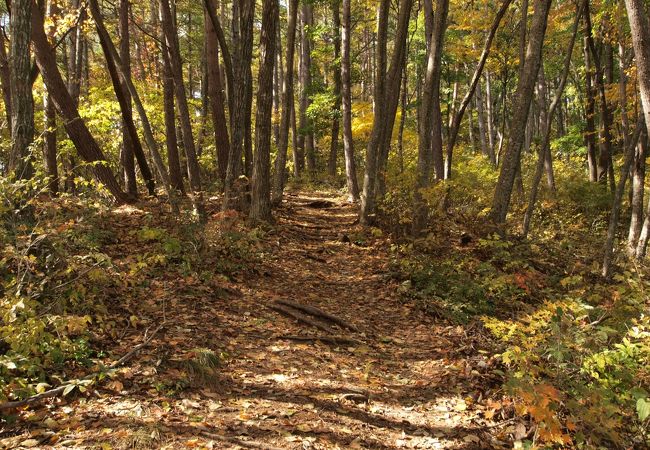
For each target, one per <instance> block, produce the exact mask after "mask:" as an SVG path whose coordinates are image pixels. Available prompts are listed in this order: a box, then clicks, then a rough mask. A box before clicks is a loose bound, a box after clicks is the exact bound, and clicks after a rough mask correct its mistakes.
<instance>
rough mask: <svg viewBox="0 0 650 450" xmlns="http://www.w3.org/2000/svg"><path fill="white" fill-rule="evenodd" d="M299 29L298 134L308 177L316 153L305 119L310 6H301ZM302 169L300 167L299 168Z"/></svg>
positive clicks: (309, 53) (309, 75)
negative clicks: (300, 136)
mask: <svg viewBox="0 0 650 450" xmlns="http://www.w3.org/2000/svg"><path fill="white" fill-rule="evenodd" d="M300 19H301V28H300V36H301V38H300V88H301V97H300V124H299V125H298V126H299V127H300V133H301V134H302V136H303V138H302V142H303V148H304V157H305V164H306V170H307V172H308V174H309V175H310V176H313V175H314V174H315V171H316V153H315V149H314V146H313V143H314V141H313V139H312V133H313V131H312V124H311V122H310V120H309V118H308V117H307V109H308V108H309V106H310V104H311V96H310V94H311V92H310V90H311V39H310V37H309V28H310V27H311V26H312V24H313V10H312V5H311V4H309V3H305V4H304V5H302V9H301V14H300ZM300 169H302V167H301V168H300Z"/></svg>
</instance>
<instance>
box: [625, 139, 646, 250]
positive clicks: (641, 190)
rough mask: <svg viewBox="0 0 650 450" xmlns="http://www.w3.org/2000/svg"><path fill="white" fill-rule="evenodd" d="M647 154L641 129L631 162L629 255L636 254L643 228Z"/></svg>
mask: <svg viewBox="0 0 650 450" xmlns="http://www.w3.org/2000/svg"><path fill="white" fill-rule="evenodd" d="M647 156H648V133H647V131H646V130H645V129H643V130H642V131H641V136H640V137H639V143H638V145H637V146H636V152H635V154H634V162H633V163H632V164H633V165H632V200H631V205H630V206H631V217H630V230H629V233H628V237H627V248H628V255H629V256H636V248H637V245H638V243H639V237H640V236H641V230H642V228H643V205H644V194H645V164H646V157H647Z"/></svg>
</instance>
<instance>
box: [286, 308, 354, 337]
mask: <svg viewBox="0 0 650 450" xmlns="http://www.w3.org/2000/svg"><path fill="white" fill-rule="evenodd" d="M276 303H280V304H282V305H285V306H290V307H291V308H294V309H298V310H300V311H304V312H306V313H307V314H311V315H312V316H314V317H321V318H323V319H327V320H329V321H330V322H333V323H335V324H337V325H338V326H340V327H342V328H347V329H348V330H351V331H359V329H358V328H357V327H355V326H354V325H352V324H351V323H349V322H347V321H345V320H343V319H341V318H340V317H338V316H335V315H334V314H331V313H328V312H327V311H323V310H322V309H320V308H316V307H315V306H311V305H303V304H301V303H296V302H292V301H291V300H276Z"/></svg>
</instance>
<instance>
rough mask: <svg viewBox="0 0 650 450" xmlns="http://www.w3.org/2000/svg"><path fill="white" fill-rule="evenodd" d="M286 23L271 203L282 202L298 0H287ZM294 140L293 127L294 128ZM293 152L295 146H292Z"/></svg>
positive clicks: (291, 98)
mask: <svg viewBox="0 0 650 450" xmlns="http://www.w3.org/2000/svg"><path fill="white" fill-rule="evenodd" d="M287 6H288V7H289V11H288V24H287V43H286V46H285V50H286V52H287V54H286V58H285V60H286V67H287V68H286V71H285V76H284V80H283V83H282V115H281V117H280V140H279V143H278V154H277V157H276V159H275V172H274V177H273V203H274V204H276V205H279V204H280V203H282V195H283V192H284V184H285V181H286V177H287V173H286V172H287V169H286V165H287V150H288V147H289V127H290V126H291V123H290V122H291V114H292V111H293V109H294V107H293V103H294V98H293V97H294V92H293V91H294V90H293V74H294V59H295V46H296V45H295V42H296V22H297V20H298V0H290V1H289V2H288V5H287ZM293 134H294V140H295V129H294V133H293ZM293 151H294V154H295V152H296V147H295V145H294V147H293Z"/></svg>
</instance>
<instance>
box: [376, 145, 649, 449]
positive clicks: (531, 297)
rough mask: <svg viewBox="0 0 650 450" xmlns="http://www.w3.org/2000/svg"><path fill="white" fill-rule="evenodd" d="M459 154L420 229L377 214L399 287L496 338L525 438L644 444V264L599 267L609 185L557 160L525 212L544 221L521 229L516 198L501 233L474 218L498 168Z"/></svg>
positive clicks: (524, 444)
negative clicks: (548, 183) (552, 176)
mask: <svg viewBox="0 0 650 450" xmlns="http://www.w3.org/2000/svg"><path fill="white" fill-rule="evenodd" d="M462 158H464V159H465V160H466V161H464V162H466V163H467V164H465V163H463V164H459V166H458V167H459V169H458V172H457V173H456V174H455V179H454V180H453V181H452V182H451V183H449V184H447V183H440V184H439V185H438V186H435V187H434V188H432V189H431V190H430V192H427V195H428V198H429V202H430V206H431V211H432V213H431V222H432V225H431V228H430V230H429V234H428V235H427V236H425V237H423V238H421V239H418V240H415V241H409V240H406V239H403V236H404V229H403V227H402V228H400V226H401V225H400V226H395V224H394V223H390V222H385V223H384V226H390V225H393V227H392V228H390V227H389V228H390V230H391V231H392V232H393V235H394V236H396V237H397V238H398V240H400V238H402V239H401V243H399V244H395V245H394V246H393V269H394V273H395V275H396V276H397V277H398V278H399V281H400V282H401V286H402V292H403V295H404V296H405V297H406V298H408V299H410V300H412V301H415V302H416V303H417V305H419V306H420V307H421V308H423V309H424V310H426V311H429V312H430V313H432V314H434V315H436V316H437V317H440V318H442V319H444V320H448V321H451V322H455V323H467V322H479V323H480V324H482V328H483V329H484V330H485V332H486V333H488V335H490V336H491V339H492V341H493V342H494V343H495V344H496V345H497V346H498V347H500V348H501V350H500V351H499V355H498V357H499V359H500V360H501V362H502V363H503V365H504V367H505V368H506V372H505V373H503V374H502V375H503V384H504V388H505V390H506V392H507V393H508V394H509V395H511V396H512V397H513V398H514V399H515V404H516V409H515V412H516V414H518V415H519V416H524V417H527V418H528V419H529V420H530V421H531V422H532V423H533V424H535V433H534V434H533V435H532V436H531V437H528V438H527V439H528V440H522V441H520V442H518V444H517V445H519V446H520V447H521V448H533V447H535V448H552V447H555V446H559V447H561V446H571V447H575V448H613V447H624V446H630V445H632V446H633V447H635V448H636V447H639V448H641V447H644V446H648V445H650V433H649V432H648V425H649V417H650V318H649V317H648V310H649V306H650V301H649V299H648V294H647V293H648V292H650V282H649V276H650V273H649V272H648V271H647V270H646V269H645V268H644V267H639V266H637V265H634V264H630V263H626V262H625V261H624V260H622V259H621V260H620V261H619V264H620V265H619V272H618V273H619V274H618V275H616V276H615V277H614V278H613V279H612V280H608V281H605V280H603V279H602V278H601V277H600V266H599V263H600V259H601V248H602V243H603V242H604V233H605V232H606V227H607V221H608V218H609V208H610V206H611V195H610V194H609V192H608V191H607V187H606V186H603V185H599V184H593V183H588V182H586V181H582V180H583V179H584V176H582V175H581V176H577V175H578V172H580V171H582V170H584V169H583V168H582V166H581V165H580V164H579V163H578V162H577V161H569V162H566V161H558V163H557V165H556V177H557V178H558V183H557V184H558V186H561V188H560V189H559V190H558V192H557V193H556V194H555V195H554V196H550V195H549V193H548V192H545V191H544V192H543V194H544V195H543V196H542V198H541V199H540V206H539V207H538V208H537V212H536V214H535V216H534V219H533V222H534V224H535V228H534V230H533V231H534V233H535V231H536V230H542V231H539V232H537V234H532V235H531V237H530V238H529V239H528V240H522V239H520V238H518V237H517V233H516V229H517V228H516V226H517V222H516V220H517V219H519V218H521V217H522V216H523V213H522V212H523V208H525V205H524V204H523V203H522V202H518V201H517V200H516V199H515V201H514V203H513V214H512V215H511V221H512V222H511V223H510V228H511V229H513V228H514V230H515V231H514V233H513V235H512V236H509V237H501V236H500V234H497V233H494V232H493V230H491V229H490V227H489V226H487V225H486V224H485V222H484V221H483V219H482V217H483V216H484V214H485V212H486V211H487V208H488V207H489V199H488V198H485V193H486V192H491V190H490V189H485V183H492V182H493V181H494V175H495V174H496V172H493V173H480V172H479V169H478V168H477V162H475V160H476V159H481V158H476V157H471V156H467V155H465V156H462ZM481 164H482V165H481V166H480V167H481V169H480V171H486V170H487V171H489V169H485V167H486V164H485V162H484V160H482V161H481ZM527 166H531V165H530V164H529V165H524V167H525V168H526V167H527ZM524 179H528V174H527V173H525V176H524ZM396 180H399V177H397V178H396ZM392 192H394V194H391V195H390V196H388V197H387V198H388V202H387V203H385V204H384V208H385V211H386V212H388V213H392V214H394V212H395V211H397V210H402V211H404V210H406V211H408V210H409V208H408V203H409V202H410V201H411V195H410V194H409V192H411V190H409V188H408V186H406V185H401V186H400V185H399V183H398V184H397V185H395V187H394V189H393V191H392ZM444 196H447V197H448V198H447V199H445V200H444V208H441V207H440V203H441V199H443V198H444ZM399 217H400V221H401V223H403V224H404V223H406V224H407V225H408V224H409V223H410V218H409V217H408V214H406V215H405V214H401V215H400V216H399Z"/></svg>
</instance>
